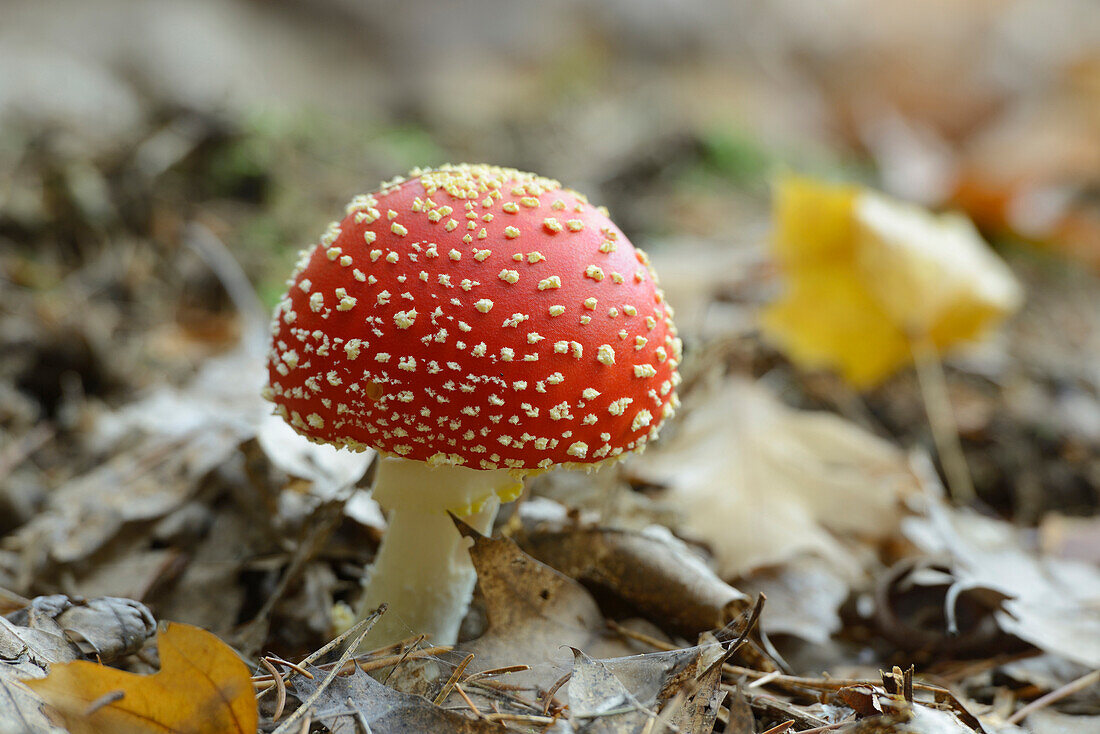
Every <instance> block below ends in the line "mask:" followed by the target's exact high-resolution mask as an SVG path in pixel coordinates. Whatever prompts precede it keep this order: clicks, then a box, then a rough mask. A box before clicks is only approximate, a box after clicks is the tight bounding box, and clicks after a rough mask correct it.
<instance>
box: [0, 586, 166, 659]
mask: <svg viewBox="0 0 1100 734" xmlns="http://www.w3.org/2000/svg"><path fill="white" fill-rule="evenodd" d="M8 619H9V620H10V621H11V622H14V623H15V624H18V625H22V626H24V627H27V628H29V629H30V630H38V631H41V632H44V633H48V634H51V635H56V636H57V637H59V638H61V639H63V640H65V641H66V642H68V643H70V644H71V645H72V646H73V647H74V648H76V649H77V650H79V652H80V653H81V654H83V655H88V656H93V655H94V656H95V657H96V658H98V659H99V660H100V661H103V662H110V661H111V660H114V659H115V658H118V657H121V656H123V655H127V654H129V653H132V652H136V651H137V650H139V649H141V646H142V645H144V644H145V641H146V640H147V639H149V638H150V637H152V635H153V633H154V632H155V631H156V623H155V622H154V621H153V615H152V614H151V613H150V612H149V610H148V609H147V608H146V607H145V605H143V604H141V603H139V602H136V601H134V600H133V599H120V598H118V597H111V596H105V597H100V598H98V599H80V600H75V601H74V600H72V599H70V598H69V597H67V596H64V595H61V594H55V595H53V596H40V597H37V598H35V599H33V600H31V603H30V605H29V606H28V607H27V608H26V609H24V610H21V611H19V612H16V613H14V614H10V615H8ZM70 659H72V658H71V657H68V656H65V657H55V658H53V659H50V660H48V662H63V661H66V660H70Z"/></svg>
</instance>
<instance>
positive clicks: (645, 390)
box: [265, 164, 680, 470]
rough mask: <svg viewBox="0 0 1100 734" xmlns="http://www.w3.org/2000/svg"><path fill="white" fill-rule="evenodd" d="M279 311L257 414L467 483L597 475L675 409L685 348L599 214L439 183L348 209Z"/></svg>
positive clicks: (408, 186)
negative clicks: (506, 476) (491, 476)
mask: <svg viewBox="0 0 1100 734" xmlns="http://www.w3.org/2000/svg"><path fill="white" fill-rule="evenodd" d="M288 284H289V289H288V291H287V293H286V295H285V297H284V298H283V299H282V301H281V302H280V303H279V305H278V306H277V307H276V309H275V316H274V321H273V323H272V334H273V340H272V349H271V351H270V354H269V358H268V371H269V380H270V385H269V388H268V389H267V390H266V391H265V396H266V397H268V398H269V399H270V400H272V401H273V402H274V403H275V405H276V412H277V413H279V414H280V415H282V416H283V418H285V419H286V420H287V421H288V422H289V423H290V424H291V425H292V426H293V427H294V428H296V429H297V430H298V431H299V432H300V433H302V434H304V435H306V436H307V437H309V438H311V439H313V440H316V441H322V442H327V443H332V444H336V445H339V446H347V447H350V448H353V449H359V450H361V449H362V448H364V447H367V446H369V447H372V448H375V449H377V450H379V451H381V452H383V453H386V454H394V455H399V456H402V457H405V458H409V459H419V460H422V461H427V462H429V463H432V464H438V463H449V464H458V465H463V466H468V467H471V468H475V469H496V468H505V467H507V468H512V469H517V470H534V469H545V468H548V467H550V466H552V465H554V464H588V465H590V464H593V463H597V462H600V461H603V460H606V459H612V458H615V457H618V456H620V455H621V454H623V453H624V452H629V451H632V450H638V449H641V448H642V447H643V446H644V445H645V443H646V442H647V441H648V440H651V439H652V438H654V437H655V436H656V434H657V429H658V427H659V426H660V424H661V422H662V421H663V420H664V419H665V418H667V417H668V416H669V415H670V414H671V413H672V411H673V409H674V408H675V407H676V404H677V402H676V396H675V386H676V384H677V383H678V381H679V376H678V374H677V372H676V365H677V363H678V362H679V361H680V340H679V339H678V338H677V337H676V328H675V326H674V325H673V323H672V310H671V308H669V306H668V305H667V304H666V303H665V301H664V298H663V295H662V293H661V291H660V289H659V288H657V284H656V278H655V275H654V273H653V271H652V269H651V268H650V267H649V262H648V259H647V258H646V256H645V253H643V252H642V251H641V250H637V249H635V248H634V247H633V245H631V244H630V241H629V240H627V238H626V237H625V236H624V235H623V233H622V232H621V231H620V230H619V228H618V227H616V226H615V225H614V223H612V221H611V220H610V219H608V217H607V213H606V210H605V209H603V208H602V207H595V206H592V205H591V204H589V203H588V202H587V200H586V199H585V198H584V196H582V195H581V194H578V193H577V192H575V191H572V190H570V189H565V188H562V187H561V184H559V183H558V182H557V181H554V180H551V179H547V178H542V177H539V176H536V175H534V174H530V173H523V172H521V171H516V170H513V169H506V168H497V167H494V166H485V165H467V164H464V165H457V166H451V165H447V166H444V167H442V168H439V169H435V170H426V171H413V172H412V173H411V174H410V178H409V179H405V178H398V179H395V180H394V181H391V182H389V183H386V184H384V185H383V186H382V189H381V190H380V191H378V192H377V193H374V194H370V195H365V196H358V197H356V198H355V199H354V200H352V202H351V203H350V204H349V205H348V206H347V216H346V217H345V218H344V220H343V221H341V222H336V223H333V224H332V225H330V226H329V228H328V230H327V231H326V232H325V234H324V235H323V236H322V237H321V242H320V244H319V245H317V246H315V247H313V248H311V249H308V250H305V251H303V252H302V256H301V259H300V261H299V264H298V268H297V270H296V271H295V273H294V275H293V276H292V278H291V279H290V281H288Z"/></svg>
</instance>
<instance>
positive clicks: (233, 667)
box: [27, 622, 258, 734]
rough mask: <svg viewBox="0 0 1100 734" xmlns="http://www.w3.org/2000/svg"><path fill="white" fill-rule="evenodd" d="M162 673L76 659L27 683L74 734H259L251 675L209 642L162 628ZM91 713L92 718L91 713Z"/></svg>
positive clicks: (197, 634)
mask: <svg viewBox="0 0 1100 734" xmlns="http://www.w3.org/2000/svg"><path fill="white" fill-rule="evenodd" d="M157 649H158V650H159V652H160V661H161V669H160V672H158V673H156V674H154V675H136V674H134V673H127V672H125V671H122V670H117V669H115V668H108V667H106V666H103V665H96V664H94V663H89V662H85V661H82V660H78V661H76V662H72V663H64V664H56V665H54V666H52V668H51V670H50V674H49V675H48V676H47V677H46V678H43V679H42V680H36V681H27V685H28V686H30V687H31V688H32V689H33V690H34V691H35V693H37V694H38V695H40V696H41V697H42V698H43V699H45V700H46V702H47V703H48V704H49V705H50V706H51V707H53V709H54V710H55V711H56V712H57V713H58V714H59V716H60V717H61V719H62V720H63V721H64V723H65V726H66V727H68V729H69V730H70V731H71V732H72V734H94V733H95V732H104V731H110V732H112V734H150V733H152V732H156V733H157V734H162V733H163V732H166V731H167V732H176V733H178V734H227V733H229V732H241V733H242V734H253V733H254V732H255V731H256V722H257V720H258V714H257V709H256V699H255V698H254V696H253V692H252V681H251V678H250V674H249V671H248V668H247V667H246V666H245V664H244V663H243V662H241V660H240V659H239V658H238V657H237V655H236V653H234V652H233V650H232V649H231V648H230V647H229V646H228V645H226V644H225V643H224V642H222V641H221V640H219V639H218V638H217V637H215V636H214V635H212V634H210V633H209V632H206V631H205V630H202V629H199V628H198V627H192V626H190V625H186V624H180V623H178V622H177V623H173V624H168V625H166V626H165V627H164V628H163V629H162V631H161V632H160V634H159V635H158V638H157ZM89 712H90V713H89Z"/></svg>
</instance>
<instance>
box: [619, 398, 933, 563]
mask: <svg viewBox="0 0 1100 734" xmlns="http://www.w3.org/2000/svg"><path fill="white" fill-rule="evenodd" d="M632 466H633V467H634V469H635V471H636V472H637V473H638V474H639V475H641V476H642V477H645V478H647V479H648V480H649V481H652V482H653V483H654V484H658V485H663V486H665V487H667V491H666V494H665V498H666V499H667V501H668V502H669V503H670V504H673V505H675V506H676V507H678V508H680V511H681V513H682V518H683V520H682V524H681V526H680V531H681V534H685V535H687V536H690V537H691V538H694V539H698V540H701V541H703V542H705V543H707V545H709V546H710V548H711V549H712V550H713V552H714V560H715V564H716V567H717V571H718V575H719V576H721V577H722V578H727V579H729V578H734V577H736V576H738V575H741V574H743V573H746V572H748V571H751V570H752V569H754V568H758V567H761V566H765V565H773V564H781V563H783V562H785V561H788V560H790V559H791V558H794V557H795V556H798V555H800V554H803V553H809V554H816V555H820V556H822V557H825V558H827V559H829V560H830V561H832V562H834V563H835V564H836V566H837V567H838V568H839V569H841V570H846V572H847V574H848V575H849V576H851V575H854V574H855V573H857V572H858V568H857V567H856V565H855V561H854V560H853V559H852V557H851V555H850V554H849V553H848V552H846V551H845V550H844V548H843V547H842V545H841V544H840V542H839V541H838V540H837V537H836V536H837V535H845V536H857V537H862V538H865V539H868V540H871V541H876V540H882V539H884V538H888V537H890V536H891V535H893V533H894V531H895V529H896V527H897V523H898V520H899V517H900V503H899V500H900V498H901V497H902V496H903V495H904V494H906V493H907V492H909V491H911V490H914V489H915V488H916V480H915V478H914V477H913V475H912V472H911V471H910V470H909V467H908V464H907V462H906V459H905V456H904V454H902V452H901V451H899V450H898V449H897V448H895V447H894V446H892V445H891V444H889V443H887V442H886V441H884V440H882V439H879V438H877V437H875V436H873V435H871V434H870V433H868V432H867V431H864V430H863V429H861V428H859V427H858V426H856V425H855V424H853V423H850V422H848V421H845V420H844V419H842V418H839V417H837V416H835V415H831V414H827V413H814V412H803V411H796V410H792V409H790V408H788V407H786V406H784V405H782V404H781V403H780V402H779V401H778V400H776V399H775V398H774V397H773V396H772V395H771V394H769V393H768V392H767V391H766V390H764V389H763V388H761V387H759V386H758V385H755V384H753V383H750V382H747V381H744V380H730V381H728V382H726V383H725V385H724V386H722V388H721V389H719V390H717V391H716V392H715V393H714V394H713V395H711V396H709V399H708V401H707V402H706V403H705V404H703V405H700V406H697V407H696V408H695V409H693V410H692V411H691V412H690V413H688V415H687V416H686V417H685V420H684V421H683V422H682V423H681V425H680V427H679V430H678V431H677V433H676V435H675V436H673V437H671V440H669V441H668V442H667V443H665V444H664V445H663V446H662V447H661V450H660V451H651V452H649V453H647V454H645V455H643V456H640V457H637V458H636V459H635V460H634V463H633V465H632Z"/></svg>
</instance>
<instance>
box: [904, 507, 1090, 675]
mask: <svg viewBox="0 0 1100 734" xmlns="http://www.w3.org/2000/svg"><path fill="white" fill-rule="evenodd" d="M903 528H904V532H905V534H906V535H907V536H908V537H909V538H910V539H911V540H912V541H913V542H914V543H916V545H917V546H918V547H920V548H921V550H923V551H924V552H926V553H928V554H929V555H936V556H941V557H944V556H945V557H948V558H950V560H951V565H950V573H951V576H952V578H953V588H952V589H951V590H950V591H949V592H948V594H947V597H946V598H947V600H948V603H949V604H950V603H951V600H953V599H954V598H956V597H957V596H958V595H959V593H961V592H962V591H964V590H976V591H982V590H984V591H985V592H986V593H987V594H988V593H990V592H993V593H995V594H997V595H999V596H1000V597H1002V598H1003V599H1004V601H1003V604H1002V605H1001V607H1000V609H999V610H998V611H996V612H995V613H994V617H995V619H996V620H997V624H999V625H1000V627H1001V629H1002V630H1004V631H1005V632H1008V633H1010V634H1013V635H1016V636H1017V637H1019V638H1020V639H1022V640H1025V641H1027V642H1029V643H1031V644H1032V645H1035V646H1036V647H1038V648H1040V649H1042V650H1044V651H1046V652H1049V653H1054V654H1056V655H1060V656H1062V657H1065V658H1067V659H1069V660H1072V661H1075V662H1077V663H1080V664H1082V665H1086V666H1088V667H1090V668H1097V667H1100V570H1098V569H1097V568H1096V566H1094V565H1092V564H1088V563H1081V562H1078V561H1069V560H1064V559H1057V558H1049V557H1045V556H1041V555H1039V554H1036V553H1031V552H1028V551H1027V550H1025V548H1026V547H1027V545H1026V543H1025V542H1024V540H1023V538H1022V537H1021V532H1020V531H1019V530H1018V529H1017V528H1014V527H1013V526H1012V525H1010V524H1009V523H1006V522H1003V521H999V520H994V519H991V518H985V517H980V516H978V515H976V514H974V513H972V512H968V511H966V510H959V509H954V508H951V507H949V506H947V505H946V504H944V503H943V502H942V501H941V500H938V499H936V498H934V497H930V498H929V503H928V508H927V510H926V513H925V516H924V517H914V518H909V519H907V520H906V521H905V523H904V525H903ZM945 613H946V615H947V617H948V618H949V619H950V618H951V617H952V616H953V615H954V614H955V610H954V608H953V607H949V608H948V609H947V610H945Z"/></svg>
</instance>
